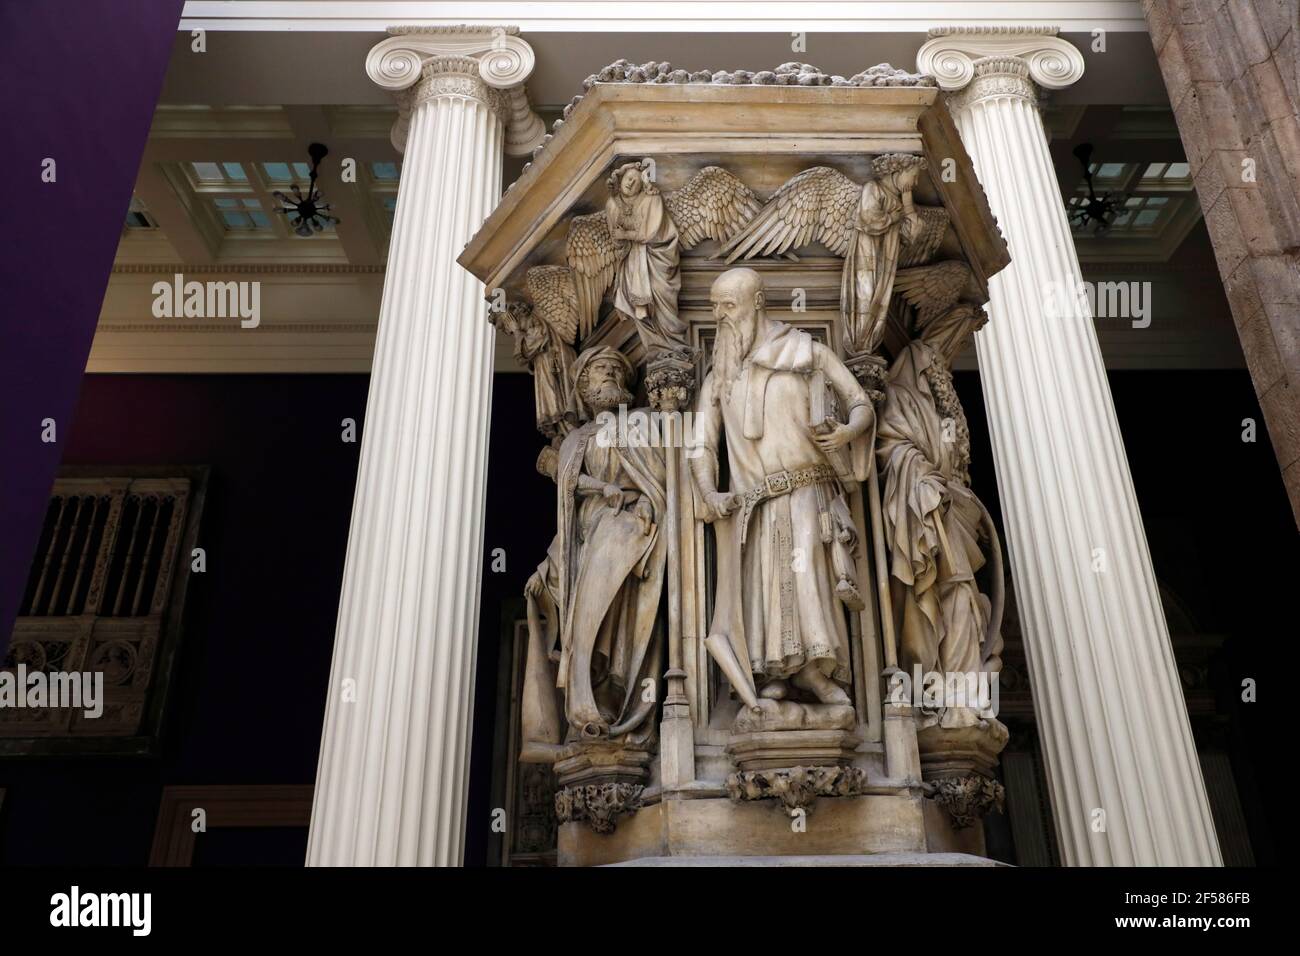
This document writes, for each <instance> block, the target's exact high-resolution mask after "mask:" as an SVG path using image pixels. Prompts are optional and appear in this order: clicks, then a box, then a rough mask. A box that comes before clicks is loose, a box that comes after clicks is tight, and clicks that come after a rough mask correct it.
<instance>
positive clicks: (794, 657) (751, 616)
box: [696, 322, 870, 684]
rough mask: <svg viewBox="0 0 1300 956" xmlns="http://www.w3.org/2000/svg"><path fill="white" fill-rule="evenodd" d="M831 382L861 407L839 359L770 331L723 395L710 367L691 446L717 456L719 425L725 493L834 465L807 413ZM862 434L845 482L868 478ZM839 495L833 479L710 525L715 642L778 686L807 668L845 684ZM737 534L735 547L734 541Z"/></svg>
mask: <svg viewBox="0 0 1300 956" xmlns="http://www.w3.org/2000/svg"><path fill="white" fill-rule="evenodd" d="M828 385H829V387H830V389H831V390H832V391H833V393H834V395H835V397H836V398H837V399H838V403H839V407H840V408H842V409H843V410H844V414H845V415H847V413H848V412H849V411H850V410H851V409H852V408H853V407H854V406H856V405H866V404H867V397H866V394H865V393H864V392H863V390H862V387H861V385H859V384H858V381H857V379H855V378H854V377H853V375H852V373H851V372H849V371H848V369H847V368H845V367H844V365H843V363H842V362H841V361H840V360H839V359H838V357H836V355H835V354H834V353H833V352H832V351H831V350H830V349H828V348H826V347H825V346H824V345H821V344H820V343H818V342H816V341H814V340H813V338H812V337H811V336H810V335H808V333H806V332H803V331H800V330H798V329H795V328H793V327H791V326H788V325H785V324H783V323H779V322H773V323H771V324H770V326H769V328H768V332H767V335H766V337H765V339H764V340H763V341H760V342H758V343H756V345H755V347H754V348H753V350H752V352H751V355H750V357H749V358H748V359H747V360H746V362H745V363H744V366H743V370H742V371H741V372H740V373H739V375H738V376H737V378H736V380H735V382H734V385H733V387H732V388H731V389H729V390H728V389H727V388H726V386H725V384H724V383H723V382H722V381H721V379H720V377H719V375H718V373H717V371H716V368H715V370H713V371H711V372H710V373H709V375H708V376H707V377H706V378H705V380H704V386H703V388H702V389H701V393H700V397H699V402H698V406H697V407H698V412H697V415H696V442H697V443H698V444H699V445H700V446H701V447H702V449H703V451H704V453H706V454H707V453H710V452H712V453H714V454H716V449H717V447H718V442H719V433H720V431H721V430H723V429H724V428H725V432H726V444H727V460H728V464H729V468H730V475H731V481H730V485H731V487H730V490H731V492H733V493H736V492H744V491H747V490H749V489H751V488H757V487H760V486H763V485H764V482H765V479H766V478H767V476H770V475H775V474H777V473H779V472H782V471H789V472H795V471H799V470H802V469H806V468H814V467H817V466H822V467H827V466H830V465H831V462H829V461H828V459H827V456H826V455H825V454H824V453H823V452H822V451H821V449H820V448H819V447H818V446H817V444H816V442H815V441H814V437H813V433H812V430H811V421H810V413H811V412H812V410H813V408H814V407H820V403H818V402H814V401H813V398H814V395H815V394H816V390H826V389H827V386H828ZM869 449H870V436H869V434H868V435H864V436H861V437H859V438H857V439H855V440H854V441H853V442H851V443H850V444H849V446H848V447H847V448H845V449H841V452H843V453H844V456H843V457H844V462H843V465H844V468H843V469H841V468H839V467H837V468H836V471H837V473H839V472H841V470H847V472H848V474H843V475H842V476H841V477H842V478H843V479H844V480H845V481H847V482H848V483H850V484H851V483H852V482H854V481H861V480H864V479H865V477H866V475H867V465H868V456H869ZM842 490H843V485H842V484H841V482H840V481H839V480H835V479H832V480H830V481H823V482H819V483H815V484H809V485H804V486H803V487H797V488H795V489H794V490H793V491H791V492H789V493H787V494H783V495H780V496H778V497H773V498H769V499H767V500H765V501H761V502H759V503H758V504H757V505H756V506H755V507H754V508H753V511H752V513H750V514H749V515H748V520H746V516H745V514H744V512H743V510H737V511H736V512H733V513H732V515H731V516H730V517H728V518H724V519H720V520H719V521H717V522H715V529H716V531H717V535H718V586H717V602H716V605H715V609H714V617H713V622H712V624H711V625H710V630H709V633H710V634H711V635H722V636H724V637H725V638H726V639H728V640H729V642H730V643H731V646H732V648H733V651H734V652H735V654H736V657H737V659H738V660H740V661H748V663H749V665H750V669H751V671H752V672H753V673H755V674H758V675H761V676H764V677H768V678H785V677H789V676H791V675H793V674H794V673H796V672H797V671H799V670H800V669H801V668H803V666H804V665H805V664H807V663H809V662H811V661H816V662H818V666H819V667H820V668H821V669H822V672H823V673H824V674H825V675H826V676H828V677H830V678H831V679H832V680H835V681H837V682H840V683H843V684H847V683H849V682H850V679H851V677H850V663H849V662H850V655H849V636H848V627H847V622H846V620H845V613H844V607H843V606H842V605H841V603H840V601H839V599H838V598H837V597H836V593H835V585H836V581H837V574H836V573H835V568H834V567H833V555H832V539H831V536H832V535H833V534H834V524H835V522H834V517H833V515H832V514H831V513H830V501H831V499H832V498H833V497H834V496H836V495H838V494H839V493H840V492H841V491H842ZM742 537H743V542H742V540H741V539H742Z"/></svg>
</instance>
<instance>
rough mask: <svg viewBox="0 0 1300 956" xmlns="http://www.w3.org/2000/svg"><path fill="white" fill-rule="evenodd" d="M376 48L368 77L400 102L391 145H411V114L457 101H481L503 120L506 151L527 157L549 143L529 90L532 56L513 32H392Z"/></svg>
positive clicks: (429, 29) (502, 29)
mask: <svg viewBox="0 0 1300 956" xmlns="http://www.w3.org/2000/svg"><path fill="white" fill-rule="evenodd" d="M388 32H389V33H390V34H392V36H390V37H389V38H388V39H387V40H384V41H382V42H381V43H378V44H376V45H375V46H374V47H372V48H371V50H370V53H369V54H368V55H367V56H366V75H367V76H369V77H370V79H371V80H373V81H374V82H375V83H376V84H377V85H378V86H381V87H383V88H384V89H386V90H388V91H389V92H391V93H392V94H393V95H394V97H395V98H396V99H397V104H398V109H399V110H400V115H399V117H398V120H397V122H396V123H395V124H394V125H393V134H392V135H393V145H394V146H396V147H397V148H398V149H399V150H402V149H404V147H405V145H406V130H407V126H408V125H409V118H410V113H411V111H412V110H413V109H415V108H416V107H417V106H419V105H420V104H421V103H425V102H428V101H429V100H432V99H438V98H441V97H449V96H459V97H469V98H472V99H477V100H480V101H481V102H483V103H485V104H487V105H488V106H489V107H490V108H491V109H492V110H493V111H494V112H496V113H497V115H498V116H499V117H500V118H501V122H502V124H503V125H504V126H505V130H506V145H505V151H506V152H507V153H508V154H509V155H511V156H526V155H528V154H530V153H531V152H532V151H533V149H534V148H536V147H537V146H538V145H539V144H540V143H541V141H542V137H543V136H545V135H546V126H545V124H544V123H543V122H542V118H541V117H540V116H538V115H537V114H536V113H534V112H533V110H532V107H531V106H529V104H528V93H527V91H526V90H525V88H524V82H525V81H526V80H527V79H528V77H529V76H530V75H531V74H532V72H533V66H534V65H535V63H536V57H535V56H534V55H533V48H532V47H531V46H529V45H528V43H527V42H526V41H525V40H524V39H523V38H522V37H520V36H519V34H518V29H517V28H515V27H481V26H459V27H393V28H391V29H390V30H389V31H388Z"/></svg>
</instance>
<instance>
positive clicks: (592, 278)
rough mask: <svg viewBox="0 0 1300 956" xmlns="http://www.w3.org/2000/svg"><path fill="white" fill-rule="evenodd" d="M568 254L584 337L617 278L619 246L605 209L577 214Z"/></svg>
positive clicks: (570, 235)
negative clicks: (610, 231) (615, 269)
mask: <svg viewBox="0 0 1300 956" xmlns="http://www.w3.org/2000/svg"><path fill="white" fill-rule="evenodd" d="M564 258H565V261H566V262H568V263H569V268H570V269H572V270H573V287H574V291H575V292H576V294H577V302H578V334H579V335H580V336H582V337H583V338H585V337H586V335H587V333H588V332H590V331H591V330H592V328H593V327H595V325H596V321H597V320H598V319H599V318H600V300H601V299H602V298H604V296H605V290H606V289H608V288H609V286H610V284H611V283H612V282H613V281H614V267H615V266H616V265H617V264H618V258H619V248H618V245H617V244H616V243H615V242H614V239H613V237H611V236H610V234H609V223H608V221H606V219H605V214H604V213H603V212H596V213H592V214H591V215H589V216H574V217H573V219H571V220H570V221H569V240H568V242H567V244H566V245H565V247H564Z"/></svg>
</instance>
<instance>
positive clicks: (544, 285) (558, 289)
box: [524, 266, 600, 345]
mask: <svg viewBox="0 0 1300 956" xmlns="http://www.w3.org/2000/svg"><path fill="white" fill-rule="evenodd" d="M524 282H525V283H526V284H527V285H528V294H529V295H531V296H532V297H533V314H534V315H537V316H539V317H540V318H541V320H542V321H543V322H545V323H546V324H547V325H548V326H550V327H551V329H552V330H553V331H554V332H555V334H556V335H557V336H559V339H560V341H561V342H564V343H565V344H567V345H572V344H573V341H574V339H575V337H576V336H577V333H578V327H579V325H580V324H581V323H580V321H579V320H580V314H581V313H580V309H579V306H578V294H577V290H576V289H575V288H574V284H573V273H571V272H570V271H569V269H568V268H567V267H565V266H534V267H533V268H531V269H529V270H528V272H527V274H526V275H525V276H524ZM596 302H597V304H598V305H599V302H600V300H599V299H597V300H596Z"/></svg>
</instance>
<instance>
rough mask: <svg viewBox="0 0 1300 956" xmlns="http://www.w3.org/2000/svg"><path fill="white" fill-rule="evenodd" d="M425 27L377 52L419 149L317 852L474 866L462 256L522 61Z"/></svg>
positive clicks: (328, 725)
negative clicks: (505, 73) (495, 81)
mask: <svg viewBox="0 0 1300 956" xmlns="http://www.w3.org/2000/svg"><path fill="white" fill-rule="evenodd" d="M417 39H418V40H419V41H420V43H421V44H423V48H419V47H418V45H417V48H415V49H412V48H410V47H409V46H408V45H407V43H406V41H407V38H405V37H395V38H393V39H392V40H388V41H385V42H384V43H383V44H380V47H378V48H376V51H375V52H374V53H373V54H372V56H371V58H370V60H368V61H367V69H368V71H369V72H370V74H371V76H372V78H374V79H375V80H376V81H377V82H380V83H381V84H382V85H385V86H388V87H389V88H401V87H406V89H405V90H404V91H403V92H402V93H400V94H399V98H400V105H401V115H402V120H401V121H400V125H399V129H398V130H397V131H395V139H396V140H397V141H399V142H404V145H405V155H404V158H403V165H402V178H401V186H400V190H399V193H398V201H397V213H396V216H395V218H394V222H393V233H392V239H391V241H390V246H389V258H388V269H387V273H386V276H385V279H384V296H383V304H382V306H381V307H380V314H379V327H378V334H377V336H376V341H375V356H374V364H373V366H372V369H371V377H370V397H369V400H368V403H367V406H366V418H365V429H364V434H363V437H362V444H361V463H360V468H359V471H358V474H357V486H356V496H355V500H354V503H353V513H352V524H351V529H350V531H349V535H348V549H347V561H346V565H345V567H344V572H343V587H342V594H341V598H340V602H339V618H338V628H337V633H336V636H335V646H334V659H333V666H332V670H331V675H330V686H329V693H328V699H327V704H326V712H325V725H324V731H323V734H322V738H321V754H320V763H319V767H318V771H317V779H316V792H315V802H314V805H313V809H312V820H311V834H310V839H309V843H308V849H307V862H308V864H309V865H326V866H328V865H411V864H416V865H456V864H459V863H460V862H461V861H462V855H463V846H464V834H465V801H466V791H467V787H468V777H469V772H468V767H469V745H470V722H471V718H472V710H473V702H474V663H475V650H476V646H477V638H478V601H479V584H480V576H481V569H482V566H483V510H484V495H485V482H486V473H487V437H488V417H489V412H490V406H491V391H492V355H493V345H492V338H493V336H492V331H491V327H490V326H489V324H488V322H487V320H486V314H485V310H484V304H483V287H482V285H481V284H480V283H479V282H478V280H476V279H475V278H474V277H473V276H471V275H470V274H469V273H467V272H465V271H464V270H462V269H461V268H460V267H459V266H457V265H456V262H455V258H456V255H457V254H458V253H459V252H460V250H461V248H462V247H463V246H464V244H465V242H466V241H467V240H468V239H469V238H470V237H471V235H472V234H473V233H474V231H475V230H476V229H477V228H478V226H479V225H480V224H481V223H482V222H483V220H484V219H485V218H486V217H487V215H488V213H490V212H491V210H492V208H493V206H494V205H495V204H496V202H497V199H498V198H499V196H500V191H501V156H502V147H503V143H504V141H505V138H506V123H507V122H508V121H509V119H510V117H511V115H512V109H511V103H510V100H509V97H508V95H507V94H505V93H503V91H502V90H501V89H498V88H497V87H496V86H493V85H489V83H488V82H487V80H488V79H492V78H493V77H492V76H491V70H492V69H501V68H504V67H508V66H509V63H507V62H505V61H502V60H498V61H497V62H495V63H491V64H489V63H487V62H486V58H484V57H481V56H476V55H474V51H473V50H470V51H468V53H467V52H466V51H464V50H462V49H461V48H460V47H459V46H457V47H456V48H455V49H454V50H453V52H451V53H444V52H440V51H439V49H438V48H436V47H435V48H433V49H430V48H429V45H430V44H432V43H436V42H437V41H438V40H439V37H437V36H436V35H430V34H423V35H421V36H420V37H419V38H417ZM454 39H455V40H456V41H463V39H464V32H463V31H461V32H457V33H456V34H455V35H454ZM512 41H513V43H512V44H511V45H512V46H513V47H514V48H515V51H516V52H518V47H519V45H520V44H522V41H519V40H518V38H517V37H514V38H512ZM499 48H500V49H504V48H505V47H504V44H503V45H502V46H501V47H499ZM524 49H525V50H526V49H527V48H526V45H525V46H524ZM480 52H481V51H480ZM508 54H509V51H508V50H507V51H506V54H505V55H508ZM493 55H494V54H492V53H489V54H488V56H489V57H491V56H493ZM526 59H527V63H526V66H527V69H531V66H532V61H531V51H528V55H527V58H526ZM516 66H518V63H516ZM526 76H527V72H526V71H525V72H523V76H520V77H518V81H520V82H522V79H523V78H524V77H526ZM485 77H486V78H485ZM483 825H484V826H486V825H487V821H483Z"/></svg>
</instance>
